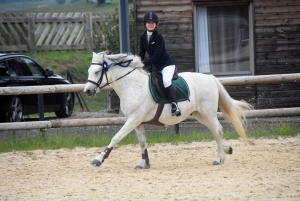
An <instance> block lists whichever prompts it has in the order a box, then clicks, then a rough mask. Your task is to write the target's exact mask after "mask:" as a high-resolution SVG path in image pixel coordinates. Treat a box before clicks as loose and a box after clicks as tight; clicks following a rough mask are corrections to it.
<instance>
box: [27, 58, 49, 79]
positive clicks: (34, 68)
mask: <svg viewBox="0 0 300 201" xmlns="http://www.w3.org/2000/svg"><path fill="white" fill-rule="evenodd" d="M23 60H24V62H25V63H26V64H27V66H28V67H29V69H30V70H31V72H32V75H33V76H44V70H43V69H42V68H41V67H40V66H39V65H38V64H37V63H35V62H34V61H32V60H30V59H27V58H23Z"/></svg>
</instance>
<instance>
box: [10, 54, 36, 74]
mask: <svg viewBox="0 0 300 201" xmlns="http://www.w3.org/2000/svg"><path fill="white" fill-rule="evenodd" d="M7 64H8V67H9V69H10V71H11V72H10V73H11V76H16V75H17V76H32V74H31V72H30V70H29V68H28V67H27V66H26V65H25V63H24V62H22V61H21V60H20V59H18V58H15V59H8V60H7Z"/></svg>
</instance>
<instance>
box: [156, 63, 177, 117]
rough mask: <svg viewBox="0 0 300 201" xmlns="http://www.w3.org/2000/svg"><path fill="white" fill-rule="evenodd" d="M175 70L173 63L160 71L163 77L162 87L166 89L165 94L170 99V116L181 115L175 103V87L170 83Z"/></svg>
mask: <svg viewBox="0 0 300 201" xmlns="http://www.w3.org/2000/svg"><path fill="white" fill-rule="evenodd" d="M174 71H175V65H171V66H166V67H165V68H164V69H163V70H162V71H161V74H162V77H163V84H164V87H165V89H166V92H167V95H168V97H169V99H170V102H171V104H172V110H171V112H172V116H175V115H176V116H180V115H181V113H180V112H181V111H180V109H179V107H178V105H177V102H176V94H175V89H174V87H173V85H172V77H173V74H174Z"/></svg>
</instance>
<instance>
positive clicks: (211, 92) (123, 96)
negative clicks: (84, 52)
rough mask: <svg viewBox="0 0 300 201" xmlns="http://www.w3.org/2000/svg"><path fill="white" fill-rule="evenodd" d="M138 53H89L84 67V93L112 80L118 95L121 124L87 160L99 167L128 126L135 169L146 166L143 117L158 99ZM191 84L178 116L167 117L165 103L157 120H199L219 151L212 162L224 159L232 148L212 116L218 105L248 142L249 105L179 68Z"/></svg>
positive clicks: (215, 83)
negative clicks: (133, 137)
mask: <svg viewBox="0 0 300 201" xmlns="http://www.w3.org/2000/svg"><path fill="white" fill-rule="evenodd" d="M143 67H144V64H143V63H142V62H141V59H140V57H138V56H135V55H127V54H115V55H108V54H107V53H106V52H100V53H97V54H96V53H93V59H92V64H91V66H90V68H89V70H88V74H89V76H88V81H87V83H86V85H85V88H84V92H85V93H86V94H87V95H88V96H94V95H95V94H96V92H98V89H99V88H101V87H104V86H106V85H109V84H110V85H111V86H112V88H113V89H114V90H115V92H116V93H117V94H118V96H119V98H120V106H121V110H122V112H123V113H124V115H125V117H126V123H125V124H124V125H123V127H122V128H121V129H120V130H119V131H118V132H117V134H116V135H115V136H114V137H113V138H112V140H111V142H110V144H109V145H108V146H107V148H106V149H105V150H104V151H103V152H101V153H100V154H99V155H98V156H97V157H96V158H95V159H94V160H93V161H92V162H91V164H92V165H94V166H100V165H101V164H102V163H103V162H104V159H106V158H107V157H108V156H109V154H110V152H111V150H112V149H113V147H115V146H116V145H117V144H118V143H119V142H120V141H121V140H122V139H123V138H124V137H125V136H126V135H127V134H129V133H130V132H131V131H132V130H133V129H135V131H136V133H137V137H138V140H139V144H140V146H141V152H142V160H141V161H140V162H139V163H137V164H136V166H135V168H141V169H147V168H150V162H149V157H148V152H147V144H146V136H145V130H144V125H143V122H147V121H149V120H151V119H152V118H153V117H154V115H155V114H156V110H157V108H158V103H156V102H155V101H154V99H153V98H152V95H151V93H150V91H149V86H148V83H149V81H148V79H149V73H148V72H146V71H145V70H144V69H143ZM179 76H181V77H183V78H184V79H185V81H186V82H187V84H188V86H189V89H190V97H189V100H190V102H189V101H183V102H179V103H178V104H179V108H180V109H181V114H182V115H181V116H178V117H177V116H171V105H170V104H166V105H165V106H164V109H163V111H162V113H161V116H160V117H159V122H161V123H162V124H164V125H166V126H168V125H173V124H177V123H179V122H182V121H184V120H185V119H187V118H188V117H189V116H190V115H192V117H194V118H195V119H196V120H198V121H199V122H200V123H202V124H204V125H205V126H206V127H207V128H208V129H209V130H210V131H211V132H212V133H213V135H214V138H215V140H216V142H217V146H218V153H217V156H216V158H215V159H214V160H213V165H220V164H223V163H224V160H225V153H226V154H231V153H232V148H231V147H230V146H225V145H224V143H223V128H222V126H221V125H220V123H219V121H218V118H217V110H218V107H219V108H220V109H221V111H222V113H223V116H224V117H225V118H226V119H228V120H229V121H231V123H232V124H233V126H234V127H235V129H236V131H237V132H238V133H239V135H240V137H241V138H242V139H243V141H244V142H245V143H248V141H247V138H246V134H245V130H244V123H245V120H246V119H245V114H244V110H246V109H251V108H252V106H251V105H250V104H248V103H246V102H243V101H237V100H234V99H232V98H231V97H230V96H229V94H228V93H227V91H226V90H225V88H224V87H223V85H222V84H221V83H220V82H219V81H218V79H217V78H215V77H214V76H212V75H205V74H201V73H189V72H186V73H179Z"/></svg>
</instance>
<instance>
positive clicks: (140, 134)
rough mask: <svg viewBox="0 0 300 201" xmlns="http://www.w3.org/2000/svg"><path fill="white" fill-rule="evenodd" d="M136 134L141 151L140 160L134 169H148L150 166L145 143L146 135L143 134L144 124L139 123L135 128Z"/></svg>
mask: <svg viewBox="0 0 300 201" xmlns="http://www.w3.org/2000/svg"><path fill="white" fill-rule="evenodd" d="M135 131H136V134H137V137H138V140H139V144H140V146H141V151H142V160H141V161H140V162H139V163H137V164H136V166H135V168H134V169H149V168H150V162H149V157H148V151H147V144H146V136H145V128H144V125H143V124H141V125H140V126H138V127H137V128H136V129H135Z"/></svg>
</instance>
